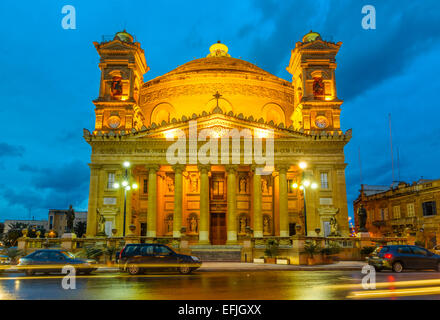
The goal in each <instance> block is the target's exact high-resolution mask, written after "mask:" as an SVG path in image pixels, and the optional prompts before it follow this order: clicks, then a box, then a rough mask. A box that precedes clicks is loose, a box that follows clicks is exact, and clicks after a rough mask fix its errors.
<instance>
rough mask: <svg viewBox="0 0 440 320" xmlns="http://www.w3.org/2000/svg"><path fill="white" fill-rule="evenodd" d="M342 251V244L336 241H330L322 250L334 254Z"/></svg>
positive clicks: (323, 252)
mask: <svg viewBox="0 0 440 320" xmlns="http://www.w3.org/2000/svg"><path fill="white" fill-rule="evenodd" d="M339 252H341V246H340V245H339V243H337V242H336V241H329V242H328V244H327V245H326V246H325V248H323V249H322V250H321V253H322V254H325V255H332V254H338V253H339Z"/></svg>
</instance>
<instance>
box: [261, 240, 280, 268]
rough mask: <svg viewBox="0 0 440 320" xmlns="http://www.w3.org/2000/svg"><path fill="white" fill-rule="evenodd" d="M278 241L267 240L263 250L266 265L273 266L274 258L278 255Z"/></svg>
mask: <svg viewBox="0 0 440 320" xmlns="http://www.w3.org/2000/svg"><path fill="white" fill-rule="evenodd" d="M278 246H279V244H278V241H276V240H273V239H270V240H267V244H266V249H265V250H264V255H265V256H266V263H271V264H275V263H276V260H277V259H276V256H277V253H278Z"/></svg>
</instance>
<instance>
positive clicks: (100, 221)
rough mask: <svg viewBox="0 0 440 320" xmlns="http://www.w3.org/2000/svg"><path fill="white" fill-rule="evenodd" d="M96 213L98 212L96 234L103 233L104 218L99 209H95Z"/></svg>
mask: <svg viewBox="0 0 440 320" xmlns="http://www.w3.org/2000/svg"><path fill="white" fill-rule="evenodd" d="M96 213H97V214H98V235H105V218H104V216H103V215H102V214H101V212H100V211H99V209H96Z"/></svg>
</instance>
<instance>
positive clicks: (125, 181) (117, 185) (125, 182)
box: [113, 161, 138, 237]
mask: <svg viewBox="0 0 440 320" xmlns="http://www.w3.org/2000/svg"><path fill="white" fill-rule="evenodd" d="M122 166H123V167H124V168H125V175H124V179H123V180H122V182H121V183H119V182H115V183H114V184H113V188H115V189H119V188H121V186H122V187H123V188H124V225H123V229H122V235H123V236H124V237H125V225H126V220H127V191H130V190H131V189H133V190H136V189H137V188H138V185H137V184H136V183H132V184H131V185H130V183H129V176H128V168H130V166H131V164H130V162H128V161H124V163H123V164H122Z"/></svg>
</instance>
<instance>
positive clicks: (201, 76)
mask: <svg viewBox="0 0 440 320" xmlns="http://www.w3.org/2000/svg"><path fill="white" fill-rule="evenodd" d="M210 52H211V53H210V54H209V55H208V56H207V57H206V58H200V59H195V60H192V61H189V62H187V63H185V64H183V65H181V66H179V67H177V68H175V69H174V70H172V71H170V72H168V73H166V74H164V75H162V76H159V77H157V78H155V79H152V80H150V81H148V82H146V83H144V84H143V87H142V90H141V98H140V107H141V110H142V111H143V114H144V115H145V116H146V118H147V119H149V120H150V122H156V123H161V122H162V121H165V122H167V121H169V120H170V119H172V118H173V117H175V118H180V117H182V116H184V115H185V116H191V115H193V114H197V115H199V114H202V113H203V112H204V111H205V112H208V113H209V112H212V110H213V109H214V108H215V107H216V106H217V105H218V106H219V107H220V108H221V109H222V111H223V112H230V111H232V112H233V113H234V114H239V113H242V114H244V115H245V116H251V115H252V116H254V117H261V116H263V118H271V119H272V120H274V122H276V121H278V122H284V123H286V121H287V120H288V119H289V118H290V115H291V113H292V111H293V100H294V91H293V86H292V84H291V83H290V82H289V81H286V80H284V79H281V78H279V77H277V76H275V75H273V74H271V73H269V72H267V71H265V70H263V69H261V68H259V67H257V66H256V65H254V64H252V63H250V62H247V61H244V60H242V59H236V58H232V57H231V56H230V55H229V54H228V48H227V46H225V45H224V44H221V43H216V44H214V45H212V46H211V47H210ZM216 93H218V94H220V97H221V98H218V99H217V98H214V95H215V94H216ZM268 114H270V115H268ZM265 115H266V116H267V117H266V116H265ZM147 121H148V120H147Z"/></svg>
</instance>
